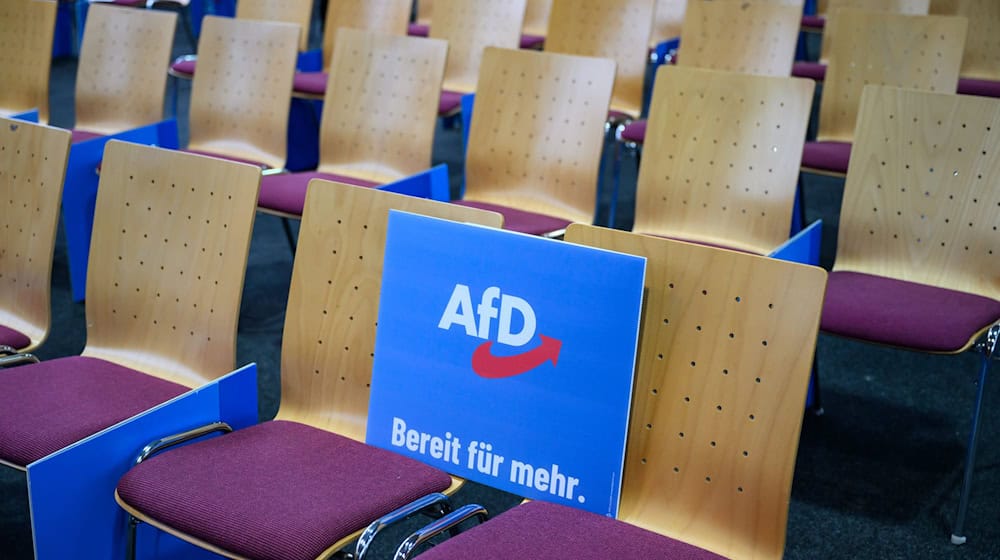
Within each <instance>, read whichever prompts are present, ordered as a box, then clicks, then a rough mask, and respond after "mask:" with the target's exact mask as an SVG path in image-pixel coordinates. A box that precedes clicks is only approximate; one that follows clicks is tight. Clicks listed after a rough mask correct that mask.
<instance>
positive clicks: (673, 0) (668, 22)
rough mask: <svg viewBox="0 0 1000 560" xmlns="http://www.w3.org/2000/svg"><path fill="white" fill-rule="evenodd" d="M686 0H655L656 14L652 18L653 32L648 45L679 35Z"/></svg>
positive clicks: (651, 45)
mask: <svg viewBox="0 0 1000 560" xmlns="http://www.w3.org/2000/svg"><path fill="white" fill-rule="evenodd" d="M686 10H687V0H656V15H655V16H654V18H653V34H652V36H651V37H650V41H649V46H650V47H655V46H656V45H657V43H660V42H662V41H666V40H667V39H674V38H676V37H680V36H681V26H682V25H683V24H684V12H685V11H686Z"/></svg>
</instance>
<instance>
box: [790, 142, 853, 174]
mask: <svg viewBox="0 0 1000 560" xmlns="http://www.w3.org/2000/svg"><path fill="white" fill-rule="evenodd" d="M850 161H851V143H850V142H806V145H805V147H803V149H802V166H803V167H812V168H813V169H823V170H826V171H833V172H836V173H847V164H848V163H849V162H850Z"/></svg>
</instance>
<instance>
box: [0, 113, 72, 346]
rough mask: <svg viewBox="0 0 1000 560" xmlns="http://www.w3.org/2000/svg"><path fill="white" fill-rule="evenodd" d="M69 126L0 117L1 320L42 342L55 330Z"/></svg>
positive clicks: (32, 342) (2, 323) (5, 324)
mask: <svg viewBox="0 0 1000 560" xmlns="http://www.w3.org/2000/svg"><path fill="white" fill-rule="evenodd" d="M69 143H70V133H69V131H67V130H60V129H58V128H49V127H47V126H42V125H36V124H30V123H25V122H21V121H15V120H10V119H3V118H0V207H2V208H3V209H4V211H3V212H2V213H0V294H3V297H2V298H0V325H4V326H6V327H10V328H12V329H14V330H17V331H19V332H21V333H23V334H24V335H26V336H27V337H28V338H29V339H31V344H30V346H29V348H32V347H35V346H37V345H38V344H40V343H41V342H42V341H43V340H44V339H45V337H46V335H47V334H48V331H49V323H50V301H49V300H50V298H49V294H50V290H51V286H50V280H51V276H52V252H53V249H54V247H55V242H56V220H57V219H58V217H59V205H60V203H61V201H62V186H63V176H64V175H65V173H66V158H67V156H68V154H69Z"/></svg>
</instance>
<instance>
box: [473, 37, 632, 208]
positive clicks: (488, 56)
mask: <svg viewBox="0 0 1000 560" xmlns="http://www.w3.org/2000/svg"><path fill="white" fill-rule="evenodd" d="M614 79H615V63H614V61H613V60H610V59H602V58H590V57H582V56H572V55H566V54H553V53H540V52H529V51H523V50H506V49H496V48H488V49H486V53H485V54H484V55H483V66H482V70H481V71H480V73H479V84H478V86H477V88H476V109H475V111H474V113H473V116H472V125H471V126H470V130H469V144H468V148H467V150H466V158H465V180H466V191H465V198H466V199H467V200H475V201H480V202H488V203H492V204H500V205H504V206H509V207H512V208H519V209H522V210H527V211H529V212H537V213H541V214H548V215H550V216H556V217H561V218H564V219H567V220H570V221H576V222H584V223H591V222H592V221H593V219H594V211H595V208H596V205H597V196H596V195H597V174H598V167H599V165H600V157H601V150H602V148H603V147H604V122H605V119H606V118H607V112H608V103H609V101H610V99H611V87H612V84H613V83H614Z"/></svg>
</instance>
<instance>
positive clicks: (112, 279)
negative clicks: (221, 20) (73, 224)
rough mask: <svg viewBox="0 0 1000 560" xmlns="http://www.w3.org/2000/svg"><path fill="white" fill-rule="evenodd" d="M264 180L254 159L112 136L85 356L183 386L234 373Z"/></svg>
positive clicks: (94, 246)
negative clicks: (189, 151) (233, 159)
mask: <svg viewBox="0 0 1000 560" xmlns="http://www.w3.org/2000/svg"><path fill="white" fill-rule="evenodd" d="M199 72H201V70H199ZM259 186H260V170H259V169H258V168H256V167H254V166H252V165H246V164H240V163H233V162H230V161H225V160H221V159H216V158H208V157H203V156H196V155H191V154H185V153H183V152H178V151H174V150H162V149H159V148H152V147H149V146H140V145H136V144H126V143H122V142H117V141H116V142H112V143H108V145H107V148H106V149H105V152H104V164H103V165H102V167H101V183H100V186H99V193H100V194H99V195H98V197H97V208H96V211H95V213H94V232H93V237H92V238H91V245H90V246H91V251H90V266H89V267H88V270H87V347H86V348H85V349H84V355H88V356H94V357H98V358H103V359H106V360H110V361H113V362H117V363H119V364H122V365H125V366H128V367H132V368H135V369H138V370H141V371H144V372H146V373H149V374H152V375H156V376H157V377H161V378H164V379H168V380H170V381H173V382H175V383H180V384H182V385H186V386H188V387H197V386H200V385H202V384H203V383H205V382H207V381H210V380H212V379H214V378H216V377H218V376H220V375H223V374H226V373H228V372H229V371H231V370H232V369H233V366H234V365H235V364H234V362H235V359H236V322H237V319H238V317H239V312H240V297H241V294H242V291H243V275H244V270H245V269H246V262H247V252H248V249H249V246H250V232H251V229H252V228H253V221H254V214H255V210H256V208H257V191H258V189H259Z"/></svg>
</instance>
